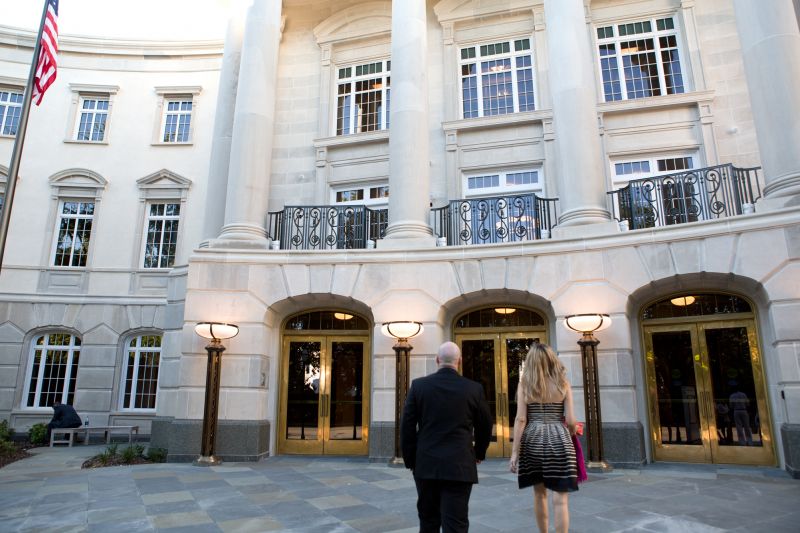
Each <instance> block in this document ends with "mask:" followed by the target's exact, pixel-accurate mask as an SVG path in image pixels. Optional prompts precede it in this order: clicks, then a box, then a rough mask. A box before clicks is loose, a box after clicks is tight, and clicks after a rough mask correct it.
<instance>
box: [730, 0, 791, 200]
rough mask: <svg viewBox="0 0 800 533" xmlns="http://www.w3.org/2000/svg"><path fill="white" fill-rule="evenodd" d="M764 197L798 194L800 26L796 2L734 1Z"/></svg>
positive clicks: (769, 198) (773, 198) (789, 196)
mask: <svg viewBox="0 0 800 533" xmlns="http://www.w3.org/2000/svg"><path fill="white" fill-rule="evenodd" d="M734 8H735V10H736V24H737V27H738V28H739V39H740V40H741V43H742V55H743V56H744V68H745V75H746V77H747V85H748V87H749V89H750V105H751V108H752V111H753V120H754V122H755V126H756V135H757V136H758V147H759V150H760V152H761V165H762V167H763V169H764V180H765V183H766V187H765V188H764V195H765V197H766V198H767V199H768V200H772V201H773V203H774V204H777V205H775V207H781V206H782V205H786V204H787V203H794V204H796V202H797V197H798V195H800V149H798V148H799V147H800V96H798V92H797V91H798V86H800V30H798V26H797V24H798V22H797V15H796V13H795V11H794V6H793V5H792V0H770V1H769V2H764V1H763V0H734Z"/></svg>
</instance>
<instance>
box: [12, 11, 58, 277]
mask: <svg viewBox="0 0 800 533" xmlns="http://www.w3.org/2000/svg"><path fill="white" fill-rule="evenodd" d="M47 4H48V2H47V0H44V9H43V10H42V20H41V22H40V23H39V33H38V35H37V36H36V45H35V46H34V48H33V60H32V61H31V71H30V73H29V74H28V84H27V85H26V86H25V98H24V99H23V101H22V113H21V114H20V117H19V126H18V127H17V135H16V137H15V138H14V150H13V151H12V152H11V165H9V167H8V181H7V183H6V194H5V201H4V202H3V210H2V213H0V270H1V269H2V268H3V255H5V249H6V237H7V236H8V226H9V222H10V221H11V204H12V203H14V190H15V189H16V188H17V174H19V165H20V161H21V160H22V145H23V144H24V143H25V131H26V130H27V129H28V115H29V114H30V111H31V99H32V94H33V78H34V76H35V75H36V64H37V63H38V62H39V53H40V52H41V48H42V32H43V31H44V23H45V20H47V7H48V5H47Z"/></svg>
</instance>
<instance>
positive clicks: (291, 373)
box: [278, 336, 369, 455]
mask: <svg viewBox="0 0 800 533" xmlns="http://www.w3.org/2000/svg"><path fill="white" fill-rule="evenodd" d="M283 353H284V357H283V365H282V376H283V378H282V385H283V387H282V391H281V406H280V409H281V410H280V413H281V420H280V425H279V430H278V431H279V435H278V437H279V438H278V451H279V453H308V454H346V455H362V454H366V453H367V428H366V426H365V423H366V421H367V420H368V419H369V414H368V413H369V405H368V394H366V393H365V391H367V390H368V387H369V383H368V379H369V356H368V354H369V350H368V340H367V339H366V338H362V337H300V336H287V337H286V338H285V339H284V348H283Z"/></svg>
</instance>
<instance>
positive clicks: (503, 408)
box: [453, 304, 547, 457]
mask: <svg viewBox="0 0 800 533" xmlns="http://www.w3.org/2000/svg"><path fill="white" fill-rule="evenodd" d="M453 332H454V333H455V339H456V344H458V345H459V346H460V347H461V355H462V357H461V372H462V374H463V375H464V376H465V377H468V378H470V379H472V380H474V381H477V382H478V383H480V384H481V385H483V390H484V391H485V393H486V400H487V402H488V403H489V409H490V411H491V413H492V419H493V422H494V424H493V428H492V439H491V442H490V444H489V450H488V451H487V455H488V456H490V457H508V456H510V455H511V447H512V445H513V442H512V441H513V436H514V431H513V429H514V428H513V426H514V417H516V416H517V401H516V397H517V385H518V384H519V373H520V368H521V366H522V362H523V361H524V360H525V356H526V355H527V353H528V350H529V349H530V347H531V345H532V344H533V343H534V342H547V326H546V322H545V319H544V317H543V316H542V315H541V314H539V313H537V312H536V311H532V310H530V309H524V308H521V307H518V306H508V305H507V304H503V305H496V306H492V307H484V308H481V309H475V310H472V311H469V312H466V313H464V314H462V315H460V316H459V317H457V318H456V320H455V323H454V325H453Z"/></svg>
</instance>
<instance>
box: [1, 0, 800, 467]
mask: <svg viewBox="0 0 800 533" xmlns="http://www.w3.org/2000/svg"><path fill="white" fill-rule="evenodd" d="M763 4H764V3H763V2H758V1H756V0H708V1H704V2H695V1H693V0H641V1H632V0H591V1H589V0H586V1H582V0H557V1H556V0H543V1H542V0H489V1H477V0H441V1H438V2H437V1H433V0H431V1H428V2H426V1H425V0H404V1H403V2H391V1H388V0H387V1H382V0H372V1H361V0H350V1H335V2H334V1H315V2H308V1H303V0H284V1H283V2H280V1H278V0H255V1H254V2H253V6H252V7H251V8H250V9H249V11H248V12H247V14H246V15H243V16H241V17H234V18H233V19H232V20H231V23H230V26H229V31H228V35H227V38H226V41H225V43H224V50H223V47H222V45H221V43H182V44H174V43H119V42H114V43H112V42H103V41H84V40H78V39H76V40H73V41H69V40H68V39H66V40H65V44H64V47H63V48H64V59H63V67H62V69H61V70H60V71H59V81H58V82H57V84H56V85H54V87H53V88H51V91H52V94H51V93H48V95H47V96H48V98H47V101H46V105H45V106H43V108H42V110H41V111H42V115H45V114H46V115H47V117H48V120H47V121H46V122H45V120H41V121H39V122H37V120H39V119H38V117H37V116H36V115H34V117H33V121H34V122H33V123H32V125H31V128H32V130H31V133H30V136H29V140H28V144H27V148H26V159H25V162H24V164H23V171H22V173H21V178H22V180H21V182H20V186H19V188H18V197H17V198H16V199H15V201H14V214H13V217H12V226H11V234H10V241H9V248H8V252H7V255H6V265H4V266H3V271H2V275H0V290H1V291H2V312H3V313H4V319H3V321H2V324H1V325H0V343H1V344H2V352H0V353H2V361H0V364H2V365H3V372H2V375H3V378H2V381H0V413H2V415H3V416H5V417H9V418H10V419H11V421H12V425H13V426H14V427H17V428H24V427H26V425H29V424H30V423H32V422H33V421H36V420H40V419H43V418H44V417H45V415H46V413H47V409H46V404H45V403H43V402H46V401H48V400H49V399H50V396H52V394H51V392H52V391H50V389H48V387H51V388H52V387H56V389H57V390H56V393H54V394H62V395H64V396H67V395H70V394H72V395H73V397H72V398H73V399H74V404H75V406H76V408H77V409H78V411H79V412H81V413H82V414H86V415H88V416H89V417H90V418H91V419H92V421H95V420H97V423H101V422H102V423H105V422H112V423H116V422H118V421H123V420H124V421H132V420H137V421H139V422H140V423H142V424H146V425H148V426H149V428H150V429H151V442H152V443H153V445H157V446H160V447H164V448H166V449H168V451H169V456H170V457H171V458H172V459H174V460H187V459H191V458H194V457H195V456H196V455H197V453H198V452H199V449H200V432H201V424H202V417H203V398H204V394H205V379H206V372H205V369H206V352H205V350H204V340H203V339H201V338H200V337H198V336H197V335H196V334H195V333H194V325H195V324H197V323H198V322H202V321H218V322H226V323H235V324H237V325H238V326H239V334H238V335H237V336H236V337H234V338H233V339H230V340H228V341H225V346H226V351H225V352H224V355H223V363H222V383H221V391H220V431H219V438H218V446H217V451H218V453H219V454H221V455H222V456H223V458H227V459H248V460H253V459H258V458H260V457H264V456H266V455H269V454H284V453H309V454H361V455H369V456H370V457H372V458H376V459H377V458H384V457H389V456H391V455H392V453H393V438H394V418H395V415H394V413H395V353H394V351H393V349H392V345H393V340H392V339H390V338H387V337H385V336H384V335H382V334H381V326H382V324H384V323H386V322H391V321H397V320H413V321H419V322H421V323H422V324H423V325H424V332H423V333H422V334H421V335H420V336H418V337H416V338H414V339H412V340H411V344H412V345H413V347H414V348H413V351H412V355H411V362H410V365H411V375H412V377H415V376H419V375H423V374H425V373H428V372H431V371H432V370H433V369H434V367H435V365H434V361H433V358H434V354H435V351H436V348H437V346H438V345H439V344H440V343H441V342H443V341H446V340H454V341H456V342H457V343H459V344H460V345H461V346H462V350H463V352H464V355H465V359H464V367H463V369H462V371H463V372H464V374H465V375H469V376H470V377H472V378H473V379H476V380H478V381H480V382H481V383H482V384H483V385H484V388H485V389H486V391H487V396H488V397H489V399H490V401H491V402H492V408H493V410H494V413H495V419H496V426H495V440H494V442H493V444H492V449H491V453H492V454H495V455H505V454H507V453H508V451H509V450H508V445H509V440H510V435H509V433H510V426H511V424H512V423H513V422H511V419H512V417H513V412H514V409H516V404H515V402H514V391H515V390H516V380H517V379H518V368H519V358H520V357H521V355H524V352H525V350H526V348H527V346H528V345H529V344H530V342H532V341H533V340H534V339H539V340H543V341H546V342H549V343H551V344H553V345H554V346H555V347H556V349H557V350H558V352H559V355H560V357H561V358H562V360H563V361H564V362H565V363H566V365H567V368H568V369H569V375H570V379H571V381H572V384H573V386H574V389H575V393H576V396H577V398H581V397H582V393H583V382H582V372H581V358H580V350H579V346H578V344H577V340H578V338H579V335H577V334H576V333H574V332H570V331H569V330H567V329H566V328H564V327H563V322H564V319H565V317H567V316H569V315H573V314H582V313H603V314H608V315H609V316H610V318H611V321H612V324H611V326H610V327H609V328H608V329H605V330H603V331H600V332H598V333H597V335H596V336H597V338H598V339H599V341H600V345H599V348H598V349H599V352H598V360H599V373H600V375H599V381H600V391H601V393H600V396H601V406H602V418H603V435H604V440H605V447H606V457H607V459H608V460H609V461H611V462H612V463H614V464H618V465H640V464H643V463H645V462H648V461H660V460H669V461H676V460H677V461H687V462H710V463H714V462H721V463H740V464H764V465H774V466H777V467H782V468H787V469H789V470H790V471H792V472H794V473H796V472H797V471H798V470H799V469H800V338H799V337H798V332H797V326H796V324H797V322H798V318H799V317H800V283H798V281H797V280H798V264H799V263H798V258H799V257H800V230H798V221H800V155H798V151H797V150H795V149H794V147H796V146H798V144H800V138H798V137H800V132H798V130H797V128H796V123H797V122H798V118H799V117H800V99H798V98H797V96H796V94H795V93H794V92H793V91H792V88H793V87H795V86H796V82H797V81H798V79H800V31H798V23H797V20H798V18H797V14H796V12H795V8H794V5H793V2H792V1H791V0H775V1H774V2H771V3H770V6H769V7H765V6H764V5H763ZM26 39H27V40H26ZM0 45H2V50H3V53H2V56H1V58H0V60H1V61H2V63H1V65H2V71H0V74H2V75H3V78H0V83H2V86H3V87H6V86H8V87H12V88H13V87H14V83H18V82H16V81H15V80H18V79H19V78H21V77H22V76H23V75H22V74H21V72H22V71H23V70H24V68H25V65H24V63H25V61H26V59H25V58H26V57H27V55H29V54H30V37H29V36H26V35H21V34H20V33H19V32H13V31H11V30H7V31H5V32H4V33H3V34H2V35H0ZM26 54H27V55H26ZM17 86H18V85H17ZM54 95H55V96H54ZM58 95H60V96H58ZM87 101H88V102H89V103H88V104H87V103H86V102H87ZM98 102H106V103H103V104H99V105H101V108H100V111H101V113H100V114H103V113H102V112H105V114H106V116H107V118H106V119H104V120H107V122H105V123H104V126H103V128H101V129H103V130H104V132H105V134H106V135H107V137H106V138H104V139H102V140H93V139H92V138H91V135H93V133H92V132H94V131H95V130H94V129H91V128H89V129H88V130H87V128H86V127H85V126H84V125H85V124H90V125H92V126H93V127H94V125H95V124H96V123H97V117H96V115H97V114H98V111H97V109H98V108H96V107H95V108H93V107H91V106H93V105H94V106H97V105H98ZM87 105H88V106H89V107H88V108H87V107H86V106H87ZM36 111H37V112H38V111H39V110H36ZM92 112H93V113H92ZM88 115H91V116H88ZM54 124H56V125H58V126H57V127H59V128H60V127H64V125H66V133H65V135H64V138H63V139H62V138H61V137H60V133H59V139H58V141H57V142H56V141H55V140H54V138H53V125H54ZM89 130H91V131H89ZM87 131H88V133H87ZM81 135H83V136H84V137H85V136H86V135H88V136H89V139H84V138H81V137H80V136H81ZM0 150H2V151H4V152H8V153H10V141H9V139H7V138H0ZM45 154H46V155H45ZM50 154H52V155H50ZM28 176H30V179H27V178H28ZM45 178H48V179H45ZM42 198H47V201H46V202H42V201H41V199H42ZM37 200H38V201H37ZM44 203H46V204H47V207H46V210H47V212H48V215H47V216H43V213H42V212H41V211H38V207H40V206H42V205H43V204H44ZM84 204H92V205H91V208H87V207H86V206H85V205H84ZM65 206H66V207H65ZM153 206H155V207H153ZM158 206H163V208H161V207H158ZM169 206H172V207H169ZM176 206H177V207H176ZM65 209H66V210H67V211H69V209H72V210H73V211H74V212H73V211H69V212H67V211H65ZM87 209H88V210H91V213H89V212H88V211H87ZM112 213H113V214H112ZM86 219H91V227H90V232H89V235H90V236H91V239H90V245H89V246H88V251H86V252H85V253H84V252H82V250H83V249H82V248H81V247H80V246H77V247H76V245H75V242H76V240H75V239H76V238H77V237H79V236H81V235H85V233H86V232H85V222H81V221H85V220H86ZM81 223H83V224H84V226H81ZM76 228H78V229H80V228H83V229H84V234H81V235H78V233H77V232H78V229H76ZM168 228H169V230H170V231H168V230H167V229H168ZM70 231H72V233H71V234H70V236H71V237H70V238H71V239H72V240H71V241H70V240H67V239H66V238H65V235H67V234H68V233H69V232H70ZM173 238H174V239H175V240H174V241H172V240H170V239H173ZM165 240H166V241H168V242H166V244H165ZM42 242H44V243H45V244H41V243H42ZM173 242H174V243H175V245H174V246H173V245H172V243H173ZM76 250H77V251H76ZM59 335H60V336H59ZM76 341H79V342H80V347H79V349H78V347H77V344H76ZM65 342H67V344H66V345H65V344H64V343H65ZM69 343H71V344H69ZM65 346H66V347H65ZM78 352H79V355H80V357H79V361H78V362H74V361H76V360H77V358H76V357H75V354H76V353H78ZM64 353H66V354H67V355H66V358H65V356H64ZM40 361H46V364H44V365H43V364H40ZM53 361H61V362H58V363H57V364H56V363H55V362H53ZM64 361H65V362H64ZM73 362H74V364H73ZM156 366H157V373H155V374H154V370H153V369H154V367H156ZM56 367H58V368H64V369H65V368H67V367H68V368H69V369H70V370H69V373H66V374H64V376H62V377H63V378H64V379H62V380H61V381H59V380H58V379H54V378H52V376H51V375H50V374H47V372H52V371H53V370H52V369H53V368H56ZM154 375H156V376H157V379H154V378H153V376H154ZM57 376H61V374H57ZM71 379H72V381H74V389H71V388H70V387H72V386H73V385H70V380H71ZM45 385H46V386H45ZM156 387H157V394H156V392H155V390H156ZM32 391H33V392H32ZM58 391H60V392H58ZM137 402H138V403H137ZM577 404H578V411H579V413H578V416H579V417H583V416H584V412H583V403H582V402H581V401H578V402H577ZM137 405H139V407H137ZM126 406H127V407H126ZM141 406H145V407H141Z"/></svg>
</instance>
